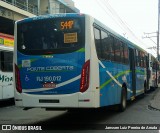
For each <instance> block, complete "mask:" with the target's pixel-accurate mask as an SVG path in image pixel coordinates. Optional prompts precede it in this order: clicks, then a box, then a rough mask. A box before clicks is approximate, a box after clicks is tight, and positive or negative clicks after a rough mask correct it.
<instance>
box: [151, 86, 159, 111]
mask: <svg viewBox="0 0 160 133" xmlns="http://www.w3.org/2000/svg"><path fill="white" fill-rule="evenodd" d="M155 91H156V92H155V96H154V97H153V99H152V100H151V101H150V106H151V107H152V108H153V109H157V110H160V88H157V89H156V90H155Z"/></svg>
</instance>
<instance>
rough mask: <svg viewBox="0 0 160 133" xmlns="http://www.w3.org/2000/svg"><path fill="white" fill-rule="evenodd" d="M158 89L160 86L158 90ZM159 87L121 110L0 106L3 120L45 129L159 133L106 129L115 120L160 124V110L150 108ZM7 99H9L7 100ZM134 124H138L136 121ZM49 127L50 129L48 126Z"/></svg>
mask: <svg viewBox="0 0 160 133" xmlns="http://www.w3.org/2000/svg"><path fill="white" fill-rule="evenodd" d="M156 91H157V90H156ZM156 91H154V92H151V93H148V94H146V95H145V97H139V98H137V99H136V100H135V101H134V102H129V103H128V106H127V109H126V110H125V112H122V113H120V112H117V111H116V110H115V108H107V109H98V110H84V111H80V112H79V111H78V112H67V111H45V109H40V108H38V109H37V108H34V109H30V110H27V111H24V110H23V109H22V108H18V107H15V106H14V105H13V104H12V102H11V103H9V104H8V105H2V104H1V107H0V124H24V125H25V124H29V125H33V126H36V125H39V126H42V130H45V131H53V130H54V133H55V132H58V133H59V132H61V133H62V132H63V133H64V132H67V133H70V132H75V131H76V132H79V133H81V132H87V133H91V132H92V133H94V132H96V133H97V132H105V133H106V132H107V133H114V132H116V133H132V132H133V133H134V132H138V133H158V130H105V127H106V126H108V125H110V124H112V125H111V126H114V125H115V124H119V125H118V126H122V127H123V125H124V124H131V126H132V125H133V124H153V125H151V126H154V125H156V124H160V111H158V110H153V109H151V108H149V105H150V101H151V100H152V99H153V97H154V96H155V94H156ZM5 103H7V102H5ZM133 126H134V125H133ZM46 129H48V130H46Z"/></svg>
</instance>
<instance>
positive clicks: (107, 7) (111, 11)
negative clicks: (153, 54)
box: [96, 0, 149, 46]
mask: <svg viewBox="0 0 160 133" xmlns="http://www.w3.org/2000/svg"><path fill="white" fill-rule="evenodd" d="M96 1H97V4H98V5H99V6H100V7H101V9H103V10H104V11H105V13H107V14H108V15H109V16H110V17H111V18H112V19H113V21H114V22H116V24H117V25H118V26H120V28H121V29H122V30H123V31H124V32H127V34H129V35H130V37H132V39H134V40H137V41H138V42H140V43H141V44H144V43H143V42H142V41H141V40H140V39H139V38H138V37H137V36H136V35H135V34H134V33H133V32H132V30H131V29H130V28H129V26H128V25H127V24H126V22H124V21H123V20H122V19H121V18H120V16H119V15H118V14H117V13H116V11H115V10H114V9H113V8H112V7H111V5H110V4H109V3H108V0H107V1H106V0H105V1H104V0H103V1H101V2H100V1H98V0H96ZM108 11H109V12H108ZM113 16H114V17H113ZM137 41H136V42H137ZM145 45H147V44H145ZM148 46H149V45H148Z"/></svg>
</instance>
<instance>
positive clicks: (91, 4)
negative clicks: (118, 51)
mask: <svg viewBox="0 0 160 133" xmlns="http://www.w3.org/2000/svg"><path fill="white" fill-rule="evenodd" d="M73 1H74V2H75V6H76V7H77V8H79V9H80V12H81V13H87V14H89V15H92V16H93V17H95V18H97V19H98V20H100V21H101V22H103V23H104V24H106V25H108V26H109V27H111V28H112V29H113V30H114V31H116V32H118V33H119V34H121V35H123V36H125V37H126V38H128V39H129V40H131V41H134V42H135V43H136V44H138V45H139V46H141V47H143V48H145V50H147V48H149V47H152V46H156V44H155V43H157V42H156V41H157V39H156V37H154V38H152V40H153V41H154V42H155V43H153V42H152V41H151V40H150V39H147V38H146V39H142V36H144V32H146V33H151V32H157V29H158V28H157V27H158V0H73ZM126 25H127V26H126ZM128 28H129V29H130V30H131V31H132V32H133V33H134V35H135V36H136V37H135V36H134V35H133V34H132V33H131V32H130V31H129V29H128ZM152 35H153V36H155V35H156V33H155V34H152ZM137 38H138V39H137ZM141 42H142V43H141ZM148 51H150V52H152V53H153V52H154V53H155V54H156V51H154V50H153V49H152V50H148Z"/></svg>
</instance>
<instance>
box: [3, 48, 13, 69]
mask: <svg viewBox="0 0 160 133" xmlns="http://www.w3.org/2000/svg"><path fill="white" fill-rule="evenodd" d="M0 59H1V65H0V66H1V70H2V71H5V72H12V71H13V65H12V63H13V52H6V51H0Z"/></svg>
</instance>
